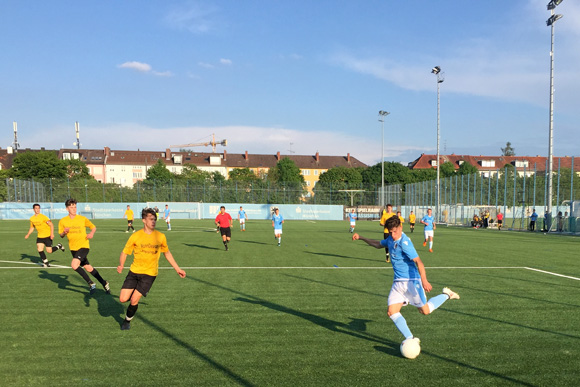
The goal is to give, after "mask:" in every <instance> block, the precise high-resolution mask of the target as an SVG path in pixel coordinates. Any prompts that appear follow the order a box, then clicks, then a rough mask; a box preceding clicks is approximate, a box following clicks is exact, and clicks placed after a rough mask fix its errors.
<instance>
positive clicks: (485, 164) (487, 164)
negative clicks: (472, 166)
mask: <svg viewBox="0 0 580 387" xmlns="http://www.w3.org/2000/svg"><path fill="white" fill-rule="evenodd" d="M481 166H482V167H485V168H493V167H495V160H481Z"/></svg>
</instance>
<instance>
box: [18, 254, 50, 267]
mask: <svg viewBox="0 0 580 387" xmlns="http://www.w3.org/2000/svg"><path fill="white" fill-rule="evenodd" d="M20 260H21V261H24V260H28V261H30V262H32V263H36V264H37V265H40V266H42V260H41V259H40V256H38V255H30V254H20ZM49 263H50V261H49Z"/></svg>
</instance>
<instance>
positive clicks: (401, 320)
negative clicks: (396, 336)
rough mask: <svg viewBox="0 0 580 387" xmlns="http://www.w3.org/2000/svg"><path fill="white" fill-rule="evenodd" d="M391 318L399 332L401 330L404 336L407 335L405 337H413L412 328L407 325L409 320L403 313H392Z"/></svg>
mask: <svg viewBox="0 0 580 387" xmlns="http://www.w3.org/2000/svg"><path fill="white" fill-rule="evenodd" d="M391 320H393V322H394V323H395V326H396V327H397V329H398V330H399V332H401V333H402V334H403V336H405V339H410V338H412V337H413V334H412V333H411V330H410V329H409V327H408V326H407V320H405V317H403V315H402V314H401V313H395V314H394V315H392V316H391Z"/></svg>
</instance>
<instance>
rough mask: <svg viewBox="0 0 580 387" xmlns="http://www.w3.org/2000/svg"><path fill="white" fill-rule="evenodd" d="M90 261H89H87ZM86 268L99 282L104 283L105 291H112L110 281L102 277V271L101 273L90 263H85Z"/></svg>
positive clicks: (108, 292)
mask: <svg viewBox="0 0 580 387" xmlns="http://www.w3.org/2000/svg"><path fill="white" fill-rule="evenodd" d="M87 262H88V261H87ZM84 268H85V270H86V271H88V272H89V274H90V275H92V276H93V277H95V278H96V279H97V281H99V283H100V284H101V285H103V288H105V292H107V294H110V293H111V287H110V285H109V282H108V281H106V280H105V279H104V278H103V277H101V273H99V271H98V270H97V269H96V268H94V267H93V266H91V265H90V264H89V263H87V264H85V265H84Z"/></svg>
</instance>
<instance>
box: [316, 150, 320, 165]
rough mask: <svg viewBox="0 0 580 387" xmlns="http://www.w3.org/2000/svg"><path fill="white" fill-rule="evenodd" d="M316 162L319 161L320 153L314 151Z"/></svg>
mask: <svg viewBox="0 0 580 387" xmlns="http://www.w3.org/2000/svg"><path fill="white" fill-rule="evenodd" d="M316 162H317V163H318V162H320V155H319V154H318V152H316Z"/></svg>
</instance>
